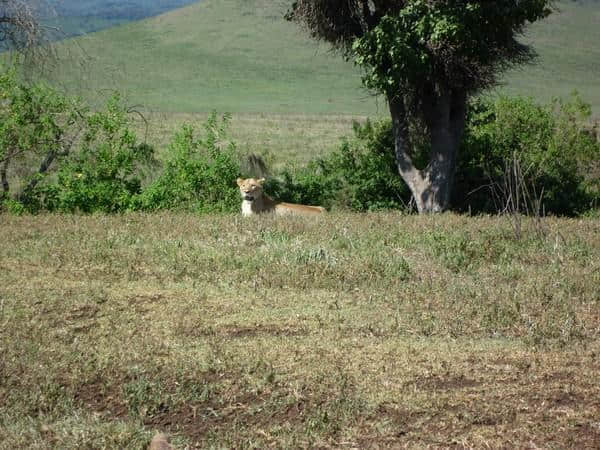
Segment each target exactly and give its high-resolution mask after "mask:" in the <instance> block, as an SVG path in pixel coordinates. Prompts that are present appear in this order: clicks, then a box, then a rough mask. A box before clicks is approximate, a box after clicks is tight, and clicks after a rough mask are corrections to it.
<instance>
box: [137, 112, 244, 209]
mask: <svg viewBox="0 0 600 450" xmlns="http://www.w3.org/2000/svg"><path fill="white" fill-rule="evenodd" d="M229 120H230V117H229V116H228V115H225V116H223V117H222V119H221V121H219V120H218V118H217V115H216V113H213V114H212V115H211V116H210V117H209V118H208V120H207V122H206V123H205V124H204V132H205V133H204V136H203V137H196V136H195V130H194V128H193V127H192V126H190V125H184V126H183V127H182V128H181V130H180V131H179V132H177V133H176V135H175V137H174V140H173V142H172V143H171V144H170V146H169V153H168V156H167V161H166V164H165V168H164V171H163V172H162V174H161V175H160V176H159V177H158V178H157V179H156V180H155V181H154V182H153V183H152V184H151V185H149V186H148V187H147V188H146V189H145V190H144V192H143V193H142V194H141V195H139V196H138V197H137V198H136V201H135V207H136V208H138V209H143V210H158V209H186V210H194V211H200V212H230V211H235V210H238V209H239V203H240V200H239V192H238V189H237V186H236V184H235V180H236V178H237V177H239V175H240V158H239V155H238V153H237V150H236V146H235V144H234V143H233V142H230V141H228V140H227V127H228V124H229Z"/></svg>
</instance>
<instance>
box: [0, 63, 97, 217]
mask: <svg viewBox="0 0 600 450" xmlns="http://www.w3.org/2000/svg"><path fill="white" fill-rule="evenodd" d="M85 111H86V110H85V108H84V107H83V106H82V105H81V104H79V102H77V101H76V100H74V99H70V98H68V97H65V96H64V95H62V94H60V93H59V92H57V91H56V90H54V89H52V88H50V87H48V86H46V85H44V84H42V83H38V84H34V85H26V84H24V83H21V82H19V80H18V79H17V77H16V75H15V72H14V71H12V70H9V71H6V72H1V73H0V179H1V192H0V200H2V199H4V202H3V203H4V204H5V205H12V206H11V209H12V210H14V208H15V207H17V208H21V209H22V208H24V207H25V206H24V205H22V204H21V207H18V206H17V204H19V203H22V202H27V198H28V197H31V194H32V191H33V190H34V189H35V188H36V186H37V184H38V183H39V181H40V180H42V179H43V178H44V177H45V176H46V175H47V173H48V172H49V171H50V169H51V168H52V167H53V166H55V165H56V162H59V161H61V160H63V159H64V158H65V157H67V156H68V155H69V153H70V151H71V147H72V143H73V141H74V139H75V136H77V134H78V133H79V132H80V130H81V129H82V127H83V121H82V117H83V116H84V114H85ZM15 186H16V188H17V189H15Z"/></svg>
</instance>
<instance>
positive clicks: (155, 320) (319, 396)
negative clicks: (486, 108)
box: [0, 213, 600, 449]
mask: <svg viewBox="0 0 600 450" xmlns="http://www.w3.org/2000/svg"><path fill="white" fill-rule="evenodd" d="M0 226H1V229H2V233H3V245H2V246H0V380H1V382H0V448H1V449H14V448H39V449H44V448H143V447H144V446H145V445H147V443H148V441H149V439H150V437H151V436H152V434H153V433H154V430H161V431H165V432H168V433H170V434H171V436H172V437H173V440H174V442H175V444H176V445H177V447H178V448H184V447H185V446H189V447H188V448H195V447H194V446H198V447H202V448H205V447H211V446H212V447H218V448H224V447H230V448H266V447H269V446H270V447H276V448H298V447H319V448H345V447H354V448H368V447H371V448H382V447H396V448H397V447H407V448H425V447H458V448H486V447H488V448H597V447H598V446H600V422H599V416H598V411H599V410H600V383H599V382H598V373H600V339H599V338H600V315H599V311H600V224H599V223H598V221H597V220H594V219H579V220H567V219H547V220H546V221H545V222H544V224H543V231H544V233H545V234H544V236H539V235H538V234H537V233H535V232H534V231H535V228H534V227H533V224H532V223H527V233H526V234H525V237H524V239H522V240H521V241H516V240H515V239H514V236H513V233H512V231H511V227H510V223H509V222H508V221H506V219H503V218H486V217H479V218H471V217H461V216H455V215H438V216H431V217H416V216H403V215H399V214H397V213H380V214H366V215H360V214H329V215H326V216H324V217H322V218H318V219H315V220H313V221H309V220H305V219H301V218H273V217H260V218H257V219H254V218H250V219H242V218H241V217H239V216H212V217H209V216H205V217H198V216H195V215H186V214H156V215H139V214H132V215H122V216H103V215H95V216H87V217H85V216H77V215H72V216H60V215H40V216H36V217H28V216H23V217H17V216H7V215H0Z"/></svg>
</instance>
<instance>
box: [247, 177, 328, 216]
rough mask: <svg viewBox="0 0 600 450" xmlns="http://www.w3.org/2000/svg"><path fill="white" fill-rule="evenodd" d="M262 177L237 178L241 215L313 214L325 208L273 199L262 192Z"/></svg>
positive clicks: (322, 211) (323, 210)
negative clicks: (240, 198)
mask: <svg viewBox="0 0 600 450" xmlns="http://www.w3.org/2000/svg"><path fill="white" fill-rule="evenodd" d="M264 181H265V180H264V178H261V179H259V180H256V179H254V178H248V179H245V180H244V179H242V178H238V179H237V184H238V186H239V187H240V194H241V196H242V215H244V216H252V215H255V214H262V213H274V214H276V215H288V214H296V215H314V214H322V213H324V212H325V208H323V207H322V206H308V205H297V204H295V203H285V202H278V201H276V200H273V199H272V198H271V197H269V196H268V195H267V194H265V193H264V192H263V189H262V184H263V183H264Z"/></svg>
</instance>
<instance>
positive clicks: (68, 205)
mask: <svg viewBox="0 0 600 450" xmlns="http://www.w3.org/2000/svg"><path fill="white" fill-rule="evenodd" d="M130 127H131V116H130V114H129V113H128V111H127V108H126V107H125V106H124V105H123V103H122V101H121V99H120V97H119V96H118V95H115V96H113V97H112V98H111V99H110V100H109V101H108V103H107V106H106V110H105V111H99V112H95V113H93V114H90V115H88V116H87V117H86V118H85V129H84V134H83V137H82V139H81V142H80V148H79V151H78V152H75V153H72V154H71V155H70V156H69V158H67V159H66V160H65V161H64V162H63V163H62V164H61V166H60V168H59V169H58V172H57V176H56V178H55V179H52V180H47V182H46V183H43V184H41V185H40V187H39V188H38V189H37V190H36V192H35V195H32V196H31V197H32V198H30V199H29V202H28V203H29V204H30V205H34V204H36V200H37V205H39V206H40V207H42V208H44V209H47V210H50V211H63V212H74V211H79V212H84V213H92V212H106V213H114V212H122V211H125V210H127V209H131V208H132V206H133V204H132V202H133V200H134V198H135V197H136V196H137V195H139V194H140V193H141V186H142V178H143V170H144V169H145V168H147V167H149V166H150V165H151V163H152V162H153V153H154V151H153V148H152V147H151V146H149V145H147V144H145V143H139V142H138V141H137V138H136V135H135V133H134V132H133V131H132V130H131V128H130Z"/></svg>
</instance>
